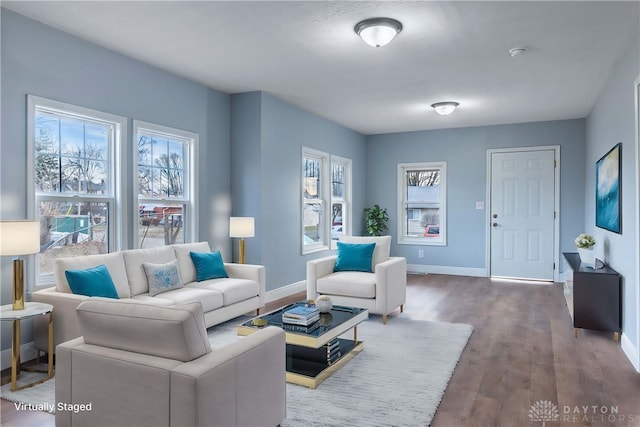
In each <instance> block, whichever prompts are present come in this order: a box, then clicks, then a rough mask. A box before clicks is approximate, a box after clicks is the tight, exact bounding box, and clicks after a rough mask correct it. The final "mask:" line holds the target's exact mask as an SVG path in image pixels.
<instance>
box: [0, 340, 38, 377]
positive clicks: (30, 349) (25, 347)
mask: <svg viewBox="0 0 640 427" xmlns="http://www.w3.org/2000/svg"><path fill="white" fill-rule="evenodd" d="M36 356H37V351H36V346H35V345H34V344H33V341H31V342H28V343H26V344H22V345H20V361H21V362H26V361H29V360H32V359H35V358H36ZM9 368H11V348H8V349H6V350H2V351H1V352H0V370H5V369H9Z"/></svg>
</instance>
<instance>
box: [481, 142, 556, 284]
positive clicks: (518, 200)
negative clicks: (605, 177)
mask: <svg viewBox="0 0 640 427" xmlns="http://www.w3.org/2000/svg"><path fill="white" fill-rule="evenodd" d="M554 169H555V151H554V150H537V151H536V150H533V151H514V152H496V153H491V212H490V214H491V215H490V216H491V227H490V229H491V232H490V247H491V253H490V269H491V276H496V277H513V278H520V279H535V280H553V269H554V265H553V263H554V226H555V217H554V211H555V170H554Z"/></svg>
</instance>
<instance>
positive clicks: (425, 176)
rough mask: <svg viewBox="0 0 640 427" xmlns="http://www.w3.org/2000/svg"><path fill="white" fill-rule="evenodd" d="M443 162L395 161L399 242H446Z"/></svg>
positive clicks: (442, 243) (444, 171)
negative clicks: (396, 169) (396, 164)
mask: <svg viewBox="0 0 640 427" xmlns="http://www.w3.org/2000/svg"><path fill="white" fill-rule="evenodd" d="M446 166H447V165H446V162H432V163H400V164H398V209H399V211H398V218H400V219H401V221H399V224H398V235H399V236H400V239H399V243H405V244H416V245H441V246H443V245H446V242H447V240H446V217H447V215H446V185H445V184H446Z"/></svg>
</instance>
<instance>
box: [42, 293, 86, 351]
mask: <svg viewBox="0 0 640 427" xmlns="http://www.w3.org/2000/svg"><path fill="white" fill-rule="evenodd" d="M89 298H90V297H88V296H85V295H76V294H68V293H66V292H58V291H56V288H55V286H53V287H51V288H46V289H42V290H39V291H35V292H34V293H32V294H31V301H35V302H44V303H47V304H51V305H53V346H54V348H55V347H56V346H57V345H58V344H60V343H63V342H65V341H69V340H71V339H73V338H76V337H79V336H81V335H82V332H81V331H80V323H79V322H78V318H77V317H76V307H78V305H80V303H81V302H83V301H87V300H88V299H89ZM33 341H34V345H35V347H36V349H38V350H40V351H45V352H46V351H48V350H47V349H48V348H49V319H48V316H38V317H36V319H35V322H34V332H33Z"/></svg>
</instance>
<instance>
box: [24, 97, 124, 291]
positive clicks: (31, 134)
mask: <svg viewBox="0 0 640 427" xmlns="http://www.w3.org/2000/svg"><path fill="white" fill-rule="evenodd" d="M37 111H44V112H49V113H50V114H53V115H60V116H65V117H71V118H73V117H75V118H78V119H79V120H87V121H94V122H100V123H105V124H109V125H110V126H112V137H111V141H110V142H111V146H110V147H108V159H109V160H108V162H107V163H108V169H109V178H110V179H109V182H108V185H109V194H108V195H88V194H87V195H83V194H77V193H69V194H66V195H65V194H64V193H60V194H47V193H44V194H39V193H37V192H36V188H35V185H36V181H35V166H36V162H35V158H36V157H35V156H36V140H35V125H36V120H35V119H36V112H37ZM126 136H127V119H126V118H125V117H121V116H117V115H114V114H110V113H105V112H102V111H98V110H93V109H89V108H85V107H80V106H77V105H73V104H67V103H64V102H60V101H55V100H52V99H47V98H42V97H38V96H35V95H27V158H28V159H29V161H28V162H27V180H26V182H27V212H29V213H30V214H31V215H32V216H33V218H36V219H38V220H39V219H40V213H39V212H40V203H41V202H42V201H49V200H50V201H53V202H71V203H95V202H98V203H108V213H107V215H108V223H107V224H108V225H107V235H108V238H107V241H108V245H107V252H113V251H117V250H120V249H121V248H123V246H124V245H125V244H126V241H127V240H126V238H127V237H126V236H127V234H126V230H127V227H128V218H127V216H126V215H123V212H126V209H127V199H126V197H125V189H124V179H123V177H124V176H126V166H125V165H126V164H127V156H126V150H124V146H125V145H126ZM36 257H37V255H36V256H34V257H32V258H33V264H34V268H29V269H28V273H27V274H28V276H27V277H28V280H29V283H34V284H35V289H41V288H44V287H47V286H50V285H51V284H52V283H55V277H54V274H53V273H52V274H40V272H39V267H38V266H39V263H38V261H37V259H36ZM30 261H31V260H30Z"/></svg>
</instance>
